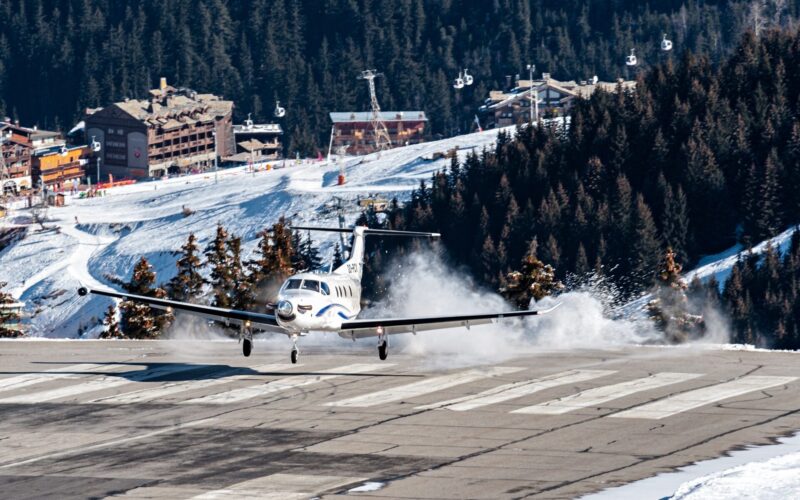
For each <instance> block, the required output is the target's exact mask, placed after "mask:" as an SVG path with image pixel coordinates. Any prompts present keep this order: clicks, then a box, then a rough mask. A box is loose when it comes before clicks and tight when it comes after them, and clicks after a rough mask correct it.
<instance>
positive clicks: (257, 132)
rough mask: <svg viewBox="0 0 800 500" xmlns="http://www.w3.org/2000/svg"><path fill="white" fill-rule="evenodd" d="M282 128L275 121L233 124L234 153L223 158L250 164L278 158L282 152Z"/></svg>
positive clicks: (227, 160) (228, 160) (248, 121)
mask: <svg viewBox="0 0 800 500" xmlns="http://www.w3.org/2000/svg"><path fill="white" fill-rule="evenodd" d="M282 135H283V129H282V128H281V126H280V125H278V124H277V123H255V124H254V123H253V122H252V121H250V120H249V119H248V120H247V121H246V122H245V124H244V125H234V126H233V137H234V142H235V143H236V153H235V154H234V155H233V156H229V157H227V158H224V160H225V161H226V162H232V163H237V164H251V163H258V162H263V161H272V160H278V159H280V158H281V157H282V156H283V154H282V151H283V146H282V144H281V136H282Z"/></svg>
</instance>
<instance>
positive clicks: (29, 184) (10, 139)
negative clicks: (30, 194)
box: [0, 120, 64, 194]
mask: <svg viewBox="0 0 800 500" xmlns="http://www.w3.org/2000/svg"><path fill="white" fill-rule="evenodd" d="M0 143H2V145H0V150H1V151H2V155H3V161H4V162H5V166H6V170H7V172H8V175H9V177H10V178H9V179H8V180H6V181H5V185H4V186H2V189H3V190H4V191H5V192H12V193H15V194H19V193H20V192H21V191H24V190H29V189H32V188H33V187H35V186H37V179H36V177H35V175H34V169H35V162H36V156H37V155H39V154H43V153H44V152H46V151H49V150H50V149H52V148H60V147H62V146H63V145H64V140H63V139H62V138H61V134H59V133H58V132H51V131H49V130H39V129H38V128H37V127H35V126H34V127H33V128H28V127H22V126H20V124H19V122H14V123H12V122H11V121H10V120H6V121H4V122H2V123H0Z"/></svg>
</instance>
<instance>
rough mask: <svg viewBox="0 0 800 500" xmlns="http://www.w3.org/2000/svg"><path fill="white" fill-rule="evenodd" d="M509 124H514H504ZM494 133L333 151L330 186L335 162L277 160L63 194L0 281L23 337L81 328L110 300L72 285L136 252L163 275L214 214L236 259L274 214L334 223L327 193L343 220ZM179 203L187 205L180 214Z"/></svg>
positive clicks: (119, 266)
mask: <svg viewBox="0 0 800 500" xmlns="http://www.w3.org/2000/svg"><path fill="white" fill-rule="evenodd" d="M508 130H509V131H511V132H512V133H513V127H512V128H509V129H508ZM497 133H498V130H488V131H485V132H478V133H473V134H466V135H462V136H458V137H454V138H450V139H445V140H441V141H434V142H428V143H423V144H416V145H412V146H405V147H400V148H396V149H393V150H391V151H385V152H383V153H381V154H380V155H377V154H370V155H366V156H361V157H345V158H342V159H341V161H342V162H344V164H345V173H346V177H347V183H346V184H345V185H344V186H338V185H337V176H338V173H339V164H338V163H336V162H335V161H331V162H327V161H322V162H317V161H304V162H302V163H300V164H297V162H294V161H290V160H287V161H286V163H285V165H286V166H285V168H274V169H272V170H268V171H261V172H256V173H254V174H253V173H250V172H247V171H246V170H245V169H244V168H234V169H226V170H221V171H220V172H219V173H218V176H215V174H214V173H213V172H211V173H204V174H198V175H193V176H186V177H179V178H173V179H167V180H163V181H156V182H145V183H138V184H134V185H130V186H121V187H116V188H113V189H111V190H109V191H108V194H107V196H105V197H99V198H91V199H84V200H80V199H72V200H69V201H68V205H67V206H66V207H61V208H51V209H50V210H49V213H48V217H49V221H48V222H47V223H46V226H47V227H48V228H49V229H50V230H47V231H37V229H38V227H34V226H30V227H29V228H28V233H27V235H26V237H25V238H23V239H22V240H20V241H18V242H16V243H15V244H13V245H11V246H9V247H8V248H6V249H5V250H3V251H2V252H0V281H6V282H8V284H9V285H8V286H9V289H10V291H11V292H12V293H13V295H14V296H15V297H17V298H19V299H20V300H22V301H24V302H25V303H26V313H27V314H28V315H29V316H30V328H29V330H30V333H31V335H32V336H39V337H62V338H71V337H76V336H77V335H78V331H79V329H80V328H83V327H93V326H94V325H96V324H97V319H98V318H101V317H102V314H103V311H104V310H105V308H106V307H107V306H108V304H109V303H110V302H109V299H106V298H103V297H90V298H83V297H81V298H79V297H78V296H77V293H76V290H77V288H78V286H79V285H80V284H85V285H88V286H94V287H99V286H107V283H108V279H107V276H109V275H110V276H120V277H123V278H127V277H129V275H130V272H131V270H132V268H133V265H134V263H135V262H136V261H137V260H138V259H139V258H140V257H141V256H145V257H146V258H147V259H148V261H150V263H151V264H152V265H153V267H154V270H155V271H156V272H157V280H158V281H159V282H161V283H163V282H165V281H167V280H168V279H169V278H170V277H171V276H172V275H173V274H174V272H175V271H174V267H175V259H176V257H175V256H174V255H173V254H172V252H174V251H175V250H178V249H179V248H180V246H181V245H182V244H183V243H184V242H185V241H186V238H187V237H188V235H189V233H191V232H194V233H195V234H196V235H197V237H198V240H199V244H200V247H201V248H203V247H204V246H205V245H206V244H207V243H208V241H210V239H211V238H212V237H213V234H214V231H215V228H216V224H217V222H221V223H222V224H223V225H224V226H225V227H226V228H227V229H228V231H229V232H230V233H233V234H236V235H238V236H241V237H242V239H243V257H244V258H248V257H249V255H250V253H251V252H252V251H253V250H254V248H255V245H256V242H257V236H256V234H257V233H258V232H259V231H261V230H262V229H263V228H265V227H268V226H270V225H271V224H273V223H274V222H276V221H277V220H278V218H279V217H280V216H286V217H288V218H291V220H292V221H293V223H295V224H312V225H319V226H328V227H336V226H337V225H338V221H337V214H336V211H335V210H334V209H332V205H331V202H332V200H333V197H338V198H341V199H342V201H343V205H344V208H345V217H346V219H347V223H348V224H349V223H352V222H353V220H354V219H355V218H356V217H357V216H358V215H359V213H360V208H359V207H358V206H357V200H358V199H359V198H363V197H366V196H372V195H379V196H384V197H386V198H388V199H391V198H393V197H397V198H398V199H399V200H401V201H403V200H404V199H407V197H408V196H409V195H410V192H411V190H412V189H414V188H416V187H417V186H418V185H419V182H420V180H428V179H430V176H431V174H432V173H433V172H435V171H437V170H441V169H443V168H446V167H447V166H448V165H449V161H450V160H449V159H447V158H443V157H441V156H442V154H443V153H446V152H447V151H449V150H452V149H454V148H455V149H457V151H458V155H459V158H460V159H461V160H464V158H465V157H466V155H467V154H468V153H469V152H470V151H473V150H475V151H477V152H478V153H480V151H481V150H482V149H483V148H484V147H491V146H492V145H493V144H494V142H495V140H496V137H497ZM433 158H437V159H433ZM282 165H283V163H282V162H273V166H275V167H281V166H282ZM215 177H217V179H216V182H215ZM184 206H185V207H187V208H189V209H191V210H193V211H194V214H192V215H190V216H188V217H185V216H184V215H183V207H184ZM11 217H12V220H13V219H14V218H16V219H18V220H23V219H25V218H29V214H27V213H26V211H25V210H17V211H15V213H12V215H11ZM325 237H326V235H324V234H320V235H315V237H314V238H315V242H317V243H319V242H322V243H323V250H326V249H327V251H328V253H329V252H330V249H331V248H332V244H333V243H332V242H333V241H334V238H335V237H334V236H327V238H328V239H327V240H325V239H324V238H325ZM324 254H325V252H324V251H323V255H324ZM95 330H96V329H95ZM94 333H95V334H96V333H97V332H94ZM89 335H92V334H91V333H90V334H89Z"/></svg>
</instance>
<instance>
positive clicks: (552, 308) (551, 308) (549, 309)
mask: <svg viewBox="0 0 800 500" xmlns="http://www.w3.org/2000/svg"><path fill="white" fill-rule="evenodd" d="M561 304H562V303H561V302H556V303H555V305H554V306H553V307H550V308H548V309H540V310H538V311H536V314H547V313H550V312H553V311H555V310H556V309H558V308H559V307H561Z"/></svg>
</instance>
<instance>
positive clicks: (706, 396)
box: [609, 375, 797, 420]
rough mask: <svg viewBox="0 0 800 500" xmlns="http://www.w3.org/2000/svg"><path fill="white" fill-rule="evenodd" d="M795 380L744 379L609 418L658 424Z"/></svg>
mask: <svg viewBox="0 0 800 500" xmlns="http://www.w3.org/2000/svg"><path fill="white" fill-rule="evenodd" d="M795 380H797V377H768V376H762V375H748V376H745V377H742V378H740V379H736V380H732V381H730V382H724V383H722V384H717V385H712V386H709V387H703V388H702V389H696V390H694V391H689V392H684V393H681V394H676V395H674V396H670V397H668V398H665V399H661V400H659V401H655V402H653V403H648V404H646V405H642V406H638V407H636V408H631V409H630V410H625V411H622V412H619V413H615V414H613V415H609V417H612V418H643V419H649V420H659V419H662V418H666V417H669V416H672V415H676V414H678V413H682V412H685V411H689V410H692V409H694V408H699V407H701V406H705V405H708V404H711V403H715V402H717V401H722V400H724V399H730V398H733V397H736V396H741V395H742V394H747V393H748V392H753V391H761V390H764V389H769V388H770V387H775V386H777V385H784V384H788V383H790V382H794V381H795Z"/></svg>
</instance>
